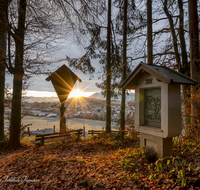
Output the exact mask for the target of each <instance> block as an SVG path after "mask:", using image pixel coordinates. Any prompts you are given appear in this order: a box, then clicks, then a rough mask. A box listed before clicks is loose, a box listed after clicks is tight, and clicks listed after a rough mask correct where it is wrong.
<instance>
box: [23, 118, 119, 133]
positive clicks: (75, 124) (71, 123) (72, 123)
mask: <svg viewBox="0 0 200 190" xmlns="http://www.w3.org/2000/svg"><path fill="white" fill-rule="evenodd" d="M31 123H32V126H29V128H30V130H31V131H35V130H37V129H45V128H53V126H54V125H55V128H56V131H59V130H60V119H59V118H49V117H37V116H26V117H24V118H23V119H22V124H25V125H26V124H31ZM66 124H67V127H68V128H69V129H79V128H83V126H85V130H86V131H88V130H92V129H93V130H102V128H103V127H104V128H105V125H106V122H105V121H98V120H90V119H78V118H74V119H67V120H66ZM115 126H116V124H115V123H113V124H112V126H111V127H112V128H114V127H115Z"/></svg>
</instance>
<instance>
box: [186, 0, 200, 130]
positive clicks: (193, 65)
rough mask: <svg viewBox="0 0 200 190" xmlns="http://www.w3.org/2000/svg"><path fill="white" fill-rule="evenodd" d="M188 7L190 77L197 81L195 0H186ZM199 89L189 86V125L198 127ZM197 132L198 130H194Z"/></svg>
mask: <svg viewBox="0 0 200 190" xmlns="http://www.w3.org/2000/svg"><path fill="white" fill-rule="evenodd" d="M188 9H189V11H188V12H189V36H190V77H191V78H192V79H195V80H197V81H199V74H200V70H199V67H200V66H199V34H198V14H197V0H188ZM198 91H199V84H198V85H195V86H192V87H191V100H192V103H191V117H192V119H191V120H192V121H191V126H192V128H194V127H198V126H197V123H198V122H197V120H198V119H199V118H196V114H197V111H199V110H197V107H198V106H199V105H197V103H195V93H197V92H198ZM196 132H199V131H196Z"/></svg>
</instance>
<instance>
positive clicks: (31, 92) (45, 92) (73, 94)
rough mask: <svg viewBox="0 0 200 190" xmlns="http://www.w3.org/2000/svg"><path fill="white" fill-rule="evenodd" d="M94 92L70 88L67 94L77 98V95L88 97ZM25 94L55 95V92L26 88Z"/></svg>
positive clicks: (33, 95)
mask: <svg viewBox="0 0 200 190" xmlns="http://www.w3.org/2000/svg"><path fill="white" fill-rule="evenodd" d="M94 93H95V92H84V91H81V90H78V89H76V90H72V92H71V93H70V94H69V96H68V98H73V97H74V98H79V97H82V96H83V97H88V96H91V95H92V94H94ZM25 96H32V97H57V94H56V92H48V91H33V90H27V91H26V94H25Z"/></svg>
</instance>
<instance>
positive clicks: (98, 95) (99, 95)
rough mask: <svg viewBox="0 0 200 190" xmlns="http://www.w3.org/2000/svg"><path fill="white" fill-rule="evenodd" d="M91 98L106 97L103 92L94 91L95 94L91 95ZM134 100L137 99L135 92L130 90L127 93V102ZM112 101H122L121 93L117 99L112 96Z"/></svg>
mask: <svg viewBox="0 0 200 190" xmlns="http://www.w3.org/2000/svg"><path fill="white" fill-rule="evenodd" d="M90 98H97V99H103V100H105V97H104V96H103V95H102V94H101V92H96V93H94V94H93V95H91V96H90ZM133 100H135V93H132V92H130V93H128V94H126V102H129V101H133ZM112 101H121V95H120V94H119V95H118V96H117V98H116V99H115V98H112Z"/></svg>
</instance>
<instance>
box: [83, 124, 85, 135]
mask: <svg viewBox="0 0 200 190" xmlns="http://www.w3.org/2000/svg"><path fill="white" fill-rule="evenodd" d="M83 136H84V137H85V126H83Z"/></svg>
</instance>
